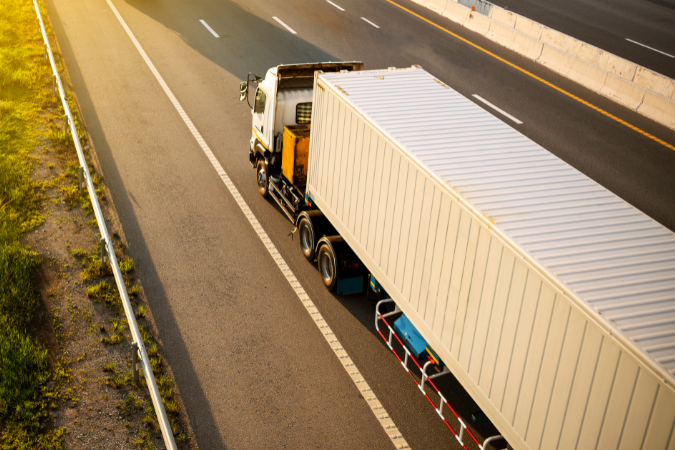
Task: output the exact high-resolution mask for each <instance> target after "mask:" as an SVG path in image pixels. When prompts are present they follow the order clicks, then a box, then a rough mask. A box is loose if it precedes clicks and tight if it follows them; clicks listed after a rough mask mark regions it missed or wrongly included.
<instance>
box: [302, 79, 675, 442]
mask: <svg viewBox="0 0 675 450" xmlns="http://www.w3.org/2000/svg"><path fill="white" fill-rule="evenodd" d="M317 82H318V84H319V86H320V88H318V89H315V91H314V92H315V98H314V113H313V114H314V116H313V129H312V140H311V151H310V167H311V172H310V174H309V181H308V193H309V194H310V196H312V198H314V201H315V203H316V204H317V205H318V206H319V207H320V208H321V209H322V211H323V212H324V213H325V214H326V215H327V216H328V217H329V219H330V220H331V221H332V222H333V224H334V225H335V226H336V227H337V229H338V231H339V232H340V234H342V235H343V237H345V239H346V240H347V242H348V243H349V244H350V245H351V246H352V248H353V249H354V251H355V252H356V253H357V254H358V255H359V257H360V258H361V259H362V260H363V261H364V262H365V263H366V265H367V266H368V267H369V269H370V270H371V271H372V272H373V274H374V275H375V276H376V277H377V278H378V280H380V281H381V282H382V284H383V285H384V286H385V288H386V289H387V291H388V292H389V293H390V295H391V296H392V298H394V299H395V300H396V302H397V303H398V304H399V306H400V307H401V308H402V309H403V311H404V312H405V313H406V315H407V316H408V317H409V318H410V320H411V321H412V322H413V323H414V324H415V326H416V327H417V328H418V329H419V330H420V331H421V332H422V333H423V335H424V336H425V337H426V338H427V340H428V341H429V342H430V344H431V345H432V346H433V347H434V348H435V349H436V350H437V351H438V353H439V354H440V356H441V357H442V359H443V360H444V361H445V362H446V363H447V364H448V365H449V366H450V367H451V369H452V370H453V372H454V373H455V376H457V378H458V379H459V380H460V381H461V382H462V384H464V386H465V387H466V388H467V390H468V391H469V393H470V394H471V395H472V396H473V397H474V399H476V401H477V403H478V404H479V405H480V406H481V408H483V410H484V411H485V412H486V414H488V416H489V417H490V418H491V419H492V420H493V422H494V423H495V425H497V427H498V428H499V429H500V431H501V432H502V433H503V434H505V435H506V436H507V437H508V439H509V441H510V443H511V444H512V445H514V446H515V447H516V448H531V449H549V448H559V449H567V448H596V446H597V448H617V449H618V448H665V447H666V446H668V445H671V444H670V443H671V442H672V438H671V436H672V434H673V421H674V420H675V393H674V391H673V388H672V383H673V382H675V377H674V376H673V373H674V372H675V237H674V235H673V233H672V232H670V231H668V230H667V229H665V228H664V227H662V226H661V225H659V224H657V223H656V222H654V221H653V220H651V219H650V218H648V217H647V216H645V215H644V214H642V213H641V212H639V211H637V210H636V209H635V208H633V207H632V206H630V205H628V204H627V203H626V202H624V201H623V200H621V199H619V198H618V197H616V196H615V195H614V194H612V193H611V192H609V191H607V190H606V189H604V188H602V187H601V186H599V185H598V184H597V183H595V182H593V181H591V180H590V179H588V178H587V177H585V176H584V175H582V174H581V173H579V172H578V171H577V170H575V169H574V168H572V167H570V166H569V165H568V164H566V163H564V162H562V161H561V160H559V159H558V158H556V157H555V156H554V155H552V154H550V153H549V152H547V151H546V150H544V149H543V148H541V147H540V146H538V145H537V144H536V143H534V142H532V141H531V140H529V139H527V138H526V137H524V136H523V135H521V134H520V133H518V132H517V131H515V130H514V129H513V128H511V127H509V126H508V125H506V124H504V123H503V122H501V121H500V120H498V119H497V118H495V117H494V116H492V115H491V114H489V113H487V112H486V111H484V110H483V109H481V108H480V107H478V106H476V105H475V104H473V103H472V102H471V101H469V100H467V99H466V98H464V97H462V96H461V95H459V94H458V93H457V92H455V91H453V90H452V89H450V88H448V87H447V86H445V85H443V84H442V83H440V82H439V81H438V80H435V79H434V78H433V77H432V76H431V75H429V74H428V73H426V72H424V71H423V70H422V69H419V68H411V69H404V70H385V71H370V72H351V73H345V74H322V75H320V76H319V77H318V79H317ZM666 380H667V382H666ZM656 411H659V412H660V413H659V415H655V412H656ZM647 443H650V445H651V446H649V447H645V445H646V444H647Z"/></svg>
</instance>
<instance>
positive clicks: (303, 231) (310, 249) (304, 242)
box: [298, 217, 316, 262]
mask: <svg viewBox="0 0 675 450" xmlns="http://www.w3.org/2000/svg"><path fill="white" fill-rule="evenodd" d="M298 235H299V236H300V249H301V250H302V254H303V255H305V258H307V261H309V262H314V256H316V255H315V252H314V248H315V246H316V236H314V229H313V228H312V224H311V223H310V222H309V219H307V218H306V217H303V218H302V219H300V223H299V224H298Z"/></svg>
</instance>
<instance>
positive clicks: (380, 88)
mask: <svg viewBox="0 0 675 450" xmlns="http://www.w3.org/2000/svg"><path fill="white" fill-rule="evenodd" d="M320 77H321V79H322V80H324V81H325V82H326V83H328V84H331V85H333V86H339V89H338V90H337V92H339V91H340V90H343V91H344V92H346V93H347V94H348V97H346V98H347V99H348V101H349V102H350V103H351V104H352V105H354V106H355V107H356V109H358V110H360V111H361V113H362V114H364V115H366V116H368V117H369V118H370V119H371V120H372V121H373V122H374V123H375V124H376V125H377V126H379V127H380V129H381V130H383V131H384V132H385V133H386V134H388V135H389V136H390V138H392V139H393V140H394V141H396V142H397V143H398V144H399V145H400V146H401V147H402V148H403V149H405V150H407V152H408V153H409V154H410V155H411V156H413V157H414V158H416V159H417V160H418V161H419V162H421V163H422V164H423V165H425V166H426V167H427V168H428V170H429V171H430V172H431V173H433V174H435V175H436V176H437V177H438V178H440V179H442V180H443V181H445V182H446V184H447V185H449V186H450V187H451V188H452V189H453V190H454V191H455V192H456V193H458V194H459V195H461V196H463V197H464V198H465V199H466V200H467V201H468V202H469V203H471V204H472V205H473V206H474V207H475V209H477V210H478V211H479V212H480V213H482V214H484V215H486V216H488V217H490V218H492V219H493V220H494V221H495V227H496V228H498V229H499V230H501V232H502V233H503V234H504V235H506V236H507V237H508V238H509V239H510V240H511V241H512V242H514V243H516V244H517V245H518V246H520V248H522V249H523V250H524V251H525V253H526V254H528V255H529V256H530V257H531V258H532V262H533V263H534V264H537V265H538V266H540V267H542V268H543V269H544V270H545V271H547V272H548V273H550V274H552V275H553V276H554V277H555V278H557V279H558V280H559V281H560V282H561V283H562V284H563V285H565V286H566V287H567V288H568V289H569V290H570V291H571V292H572V293H574V294H575V295H576V297H577V298H579V299H581V300H582V301H585V302H586V303H587V304H588V305H590V307H591V308H594V309H595V310H596V311H597V312H599V313H600V314H602V315H604V316H605V317H606V318H607V319H608V320H609V321H610V322H611V323H612V324H614V325H615V327H616V328H617V329H618V330H620V331H621V333H623V335H624V337H625V338H627V339H625V341H626V342H627V343H628V344H629V345H632V346H635V347H637V349H639V350H641V351H642V353H643V354H646V355H647V357H648V358H651V359H652V362H656V363H657V364H656V366H655V367H657V368H658V367H661V369H662V370H661V372H662V373H665V374H669V375H670V378H671V380H675V234H673V232H671V231H670V230H668V229H666V228H665V227H663V226H662V225H660V224H659V223H657V222H655V221H654V220H652V219H651V218H649V217H648V216H646V215H645V214H643V213H642V212H640V211H639V210H637V209H636V208H634V207H633V206H631V205H630V204H628V203H626V202H625V201H624V200H622V199H620V198H619V197H617V196H616V195H614V194H613V193H612V192H610V191H608V190H607V189H605V188H604V187H602V186H600V185H599V184H597V183H596V182H594V181H593V180H591V179H589V178H588V177H586V176H585V175H583V174H582V173H581V172H579V171H578V170H576V169H575V168H573V167H572V166H570V165H569V164H567V163H565V162H564V161H562V160H560V159H559V158H558V157H556V156H554V155H553V154H551V153H550V152H548V151H547V150H545V149H544V148H542V147H541V146H539V145H538V144H536V143H535V142H533V141H532V140H530V139H528V138H527V137H525V136H523V135H522V134H520V133H519V132H518V131H516V130H515V129H513V128H512V127H511V126H509V125H507V124H506V123H504V122H503V121H501V120H500V119H498V118H497V117H495V116H493V115H492V114H490V113H488V112H487V111H485V110H484V109H482V108H481V107H479V106H477V105H476V104H474V103H473V102H471V101H470V100H468V99H467V98H466V97H464V96H462V95H461V94H459V93H458V92H456V91H454V90H453V89H451V88H449V87H448V86H446V85H444V84H443V83H442V82H440V81H439V80H437V79H436V78H434V77H433V76H432V75H430V74H429V73H427V72H426V71H424V70H423V69H421V68H418V67H412V68H407V69H390V70H377V71H358V72H350V73H330V74H322V75H320ZM340 95H344V94H340ZM621 333H618V334H621ZM664 369H665V370H664Z"/></svg>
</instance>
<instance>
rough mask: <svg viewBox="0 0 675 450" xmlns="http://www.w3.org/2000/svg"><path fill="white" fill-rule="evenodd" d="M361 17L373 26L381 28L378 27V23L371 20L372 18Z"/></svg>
mask: <svg viewBox="0 0 675 450" xmlns="http://www.w3.org/2000/svg"><path fill="white" fill-rule="evenodd" d="M361 18H362V19H363V20H365V21H366V22H368V23H369V24H371V25H372V26H374V27H375V28H380V27H378V26H377V25H375V24H374V23H373V22H371V21H370V20H368V19H366V18H365V17H361Z"/></svg>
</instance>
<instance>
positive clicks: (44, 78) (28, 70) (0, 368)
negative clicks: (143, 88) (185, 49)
mask: <svg viewBox="0 0 675 450" xmlns="http://www.w3.org/2000/svg"><path fill="white" fill-rule="evenodd" d="M50 87H51V73H50V70H49V67H48V66H47V65H46V64H45V61H44V57H43V47H42V45H41V42H40V40H39V37H38V35H37V26H36V19H35V13H34V12H33V11H32V10H31V7H30V3H29V2H27V1H17V0H0V435H1V436H2V439H1V440H0V448H2V449H14V448H17V449H19V448H21V449H22V448H31V449H33V448H62V444H61V442H62V440H63V433H64V432H65V430H63V429H60V430H56V431H51V432H49V433H45V430H44V423H45V421H46V419H47V415H48V413H47V408H48V406H49V405H50V404H51V403H52V401H53V395H54V393H53V392H52V390H50V389H49V388H48V387H47V382H48V381H49V380H50V378H51V377H52V374H51V370H50V367H49V362H48V358H47V350H46V349H43V348H41V346H40V345H39V344H38V343H37V342H36V341H35V340H34V339H33V338H32V337H31V335H30V333H29V324H30V321H31V319H32V318H33V316H34V314H35V312H36V310H37V309H38V308H39V306H40V299H39V296H38V295H37V293H36V291H35V289H34V287H33V286H32V284H31V273H32V271H33V269H34V268H35V267H36V266H37V265H39V264H40V257H39V255H38V254H37V253H35V252H32V251H30V250H28V249H26V248H24V247H23V246H22V245H21V244H20V237H21V235H22V233H25V232H27V231H30V230H32V229H34V228H35V227H37V226H39V225H40V224H41V223H42V222H43V220H44V217H43V215H42V213H41V209H42V206H41V205H42V202H43V201H44V196H43V194H42V189H43V187H44V186H43V185H44V183H42V182H38V181H34V180H32V179H31V177H30V174H31V172H32V170H33V166H34V164H35V163H36V160H35V158H34V157H32V156H31V155H30V153H31V151H32V150H33V149H34V148H35V147H36V146H37V145H38V136H39V127H38V126H37V124H38V123H44V118H43V117H41V113H42V112H43V111H44V110H45V108H46V107H47V106H52V107H53V106H55V105H56V103H57V99H56V97H55V96H54V95H53V93H52V92H51V88H50Z"/></svg>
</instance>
